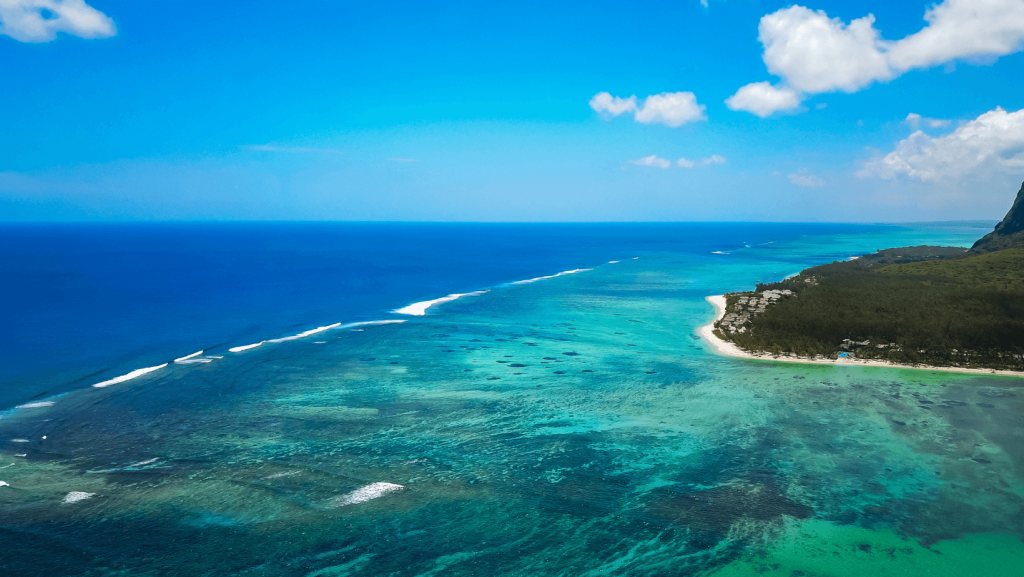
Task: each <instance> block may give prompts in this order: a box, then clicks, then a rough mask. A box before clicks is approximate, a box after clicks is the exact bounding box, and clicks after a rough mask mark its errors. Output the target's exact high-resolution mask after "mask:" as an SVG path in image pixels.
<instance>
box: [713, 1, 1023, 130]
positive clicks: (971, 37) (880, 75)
mask: <svg viewBox="0 0 1024 577" xmlns="http://www.w3.org/2000/svg"><path fill="white" fill-rule="evenodd" d="M925 20H926V21H927V22H928V25H927V26H925V27H924V28H923V29H922V30H920V31H919V32H917V33H915V34H911V35H910V36H907V37H906V38H903V39H902V40H898V41H895V42H892V41H887V40H884V39H883V38H882V37H881V34H880V33H879V32H878V30H877V29H876V28H875V27H874V23H875V17H874V16H873V15H871V14H868V15H867V16H864V17H862V18H857V19H855V20H852V21H850V23H849V24H845V23H844V22H843V21H842V20H840V19H838V18H829V17H828V14H826V13H825V12H824V11H821V10H817V11H815V10H810V9H808V8H805V7H803V6H791V7H789V8H784V9H782V10H778V11H776V12H773V13H771V14H768V15H766V16H764V17H762V18H761V23H760V26H759V27H758V39H759V40H760V41H761V44H762V45H763V46H764V53H763V55H762V58H763V60H764V63H765V65H766V66H767V68H768V71H769V72H770V73H772V74H774V75H776V76H778V77H780V78H782V82H780V83H778V84H776V85H775V86H772V85H771V84H770V83H768V82H758V83H754V84H748V85H746V86H744V87H742V88H740V90H739V91H738V92H737V93H736V94H735V95H734V96H732V97H731V98H730V99H729V100H727V101H726V103H727V104H729V107H730V108H732V109H734V110H747V111H750V112H753V113H754V114H757V115H759V116H762V117H763V116H767V115H768V114H771V113H772V112H775V111H778V110H791V109H793V108H796V106H797V104H798V103H799V101H800V100H802V99H803V98H804V97H806V96H807V95H810V94H820V93H825V92H836V91H843V92H857V91H858V90H861V89H863V88H865V87H867V86H869V85H870V84H872V83H873V82H876V81H883V82H884V81H888V80H891V79H893V78H896V77H897V76H899V75H901V74H903V73H904V72H906V71H908V70H910V69H912V68H927V67H930V66H935V65H937V64H942V63H946V62H951V61H953V60H956V59H960V58H977V57H983V56H984V57H999V56H1004V55H1006V54H1011V53H1013V52H1017V51H1020V50H1021V49H1024V0H945V1H944V2H942V3H941V4H938V5H935V6H933V7H931V8H929V9H928V10H927V12H926V13H925ZM786 91H788V92H789V94H788V95H787V96H788V97H789V98H788V99H783V98H782V97H781V94H783V93H785V92H786ZM794 101H795V103H794Z"/></svg>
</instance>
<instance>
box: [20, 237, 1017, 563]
mask: <svg viewBox="0 0 1024 577" xmlns="http://www.w3.org/2000/svg"><path fill="white" fill-rule="evenodd" d="M990 228H991V224H989V225H988V227H984V226H980V225H977V224H970V223H951V224H943V225H939V224H931V225H926V224H918V225H904V226H895V225H847V224H736V223H696V224H695V223H677V224H614V225H613V224H578V225H577V224H574V225H568V224H544V225H540V224H508V225H504V224H503V225H497V224H457V225H453V224H344V223H333V224H327V223H323V224H314V223H302V224H284V223H262V224H257V223H239V224H88V225H87V224H60V225H57V224H46V225H38V224H33V225H28V224H19V225H10V224H7V225H0V303H2V305H0V306H2V315H3V317H2V318H3V325H2V329H3V330H0V575H2V576H4V577H7V576H16V577H21V576H45V577H53V576H64V575H68V576H71V575H74V576H90V577H98V576H111V577H113V576H122V575H147V576H148V575H154V576H156V575H161V576H162V575H175V576H176V575H183V576H185V575H187V576H193V575H217V576H221V575H237V576H246V577H253V576H267V577H271V576H273V577H279V576H288V577H292V576H294V577H329V576H330V577H338V576H353V577H356V576H360V577H377V576H410V577H411V576H424V577H426V576H436V575H446V576H447V575H453V576H477V575H487V576H492V575H501V576H509V577H511V576H522V575H530V576H534V575H544V576H548V575H550V576H560V577H561V576H564V577H576V576H591V577H597V576H609V575H629V576H644V577H663V576H674V575H680V576H684V575H685V576H690V575H693V576H701V577H704V576H711V575H714V576H716V577H766V576H767V577H794V576H799V575H804V576H808V577H809V576H825V575H828V576H832V577H861V576H863V575H872V576H876V575H877V576H893V577H896V576H900V577H905V576H908V575H913V576H917V575H920V576H925V575H927V576H929V577H932V576H936V575H940V576H949V577H954V576H955V577H960V576H964V575H977V576H979V577H980V576H985V577H1004V576H1006V577H1010V576H1014V577H1017V576H1019V575H1021V559H1024V540H1022V538H1024V513H1022V512H1024V420H1022V418H1021V415H1024V379H1021V378H1016V377H1011V376H997V375H988V374H959V373H951V372H944V371H935V370H923V369H910V368H897V367H866V366H851V365H810V364H799V363H787V362H776V361H764V360H748V359H740V358H733V357H726V356H721V355H719V354H717V353H716V351H715V350H714V349H713V348H712V347H711V346H709V345H708V343H706V342H704V341H703V340H702V339H701V338H700V336H699V335H698V333H697V330H698V327H700V326H701V325H704V324H706V323H708V322H709V321H710V320H711V319H712V318H713V316H714V315H713V310H712V307H711V306H710V305H709V304H708V302H706V300H705V297H707V296H710V295H716V294H723V293H725V292H729V291H736V290H750V289H752V288H753V287H754V285H755V283H757V282H758V281H772V280H777V279H781V278H784V277H786V276H788V275H791V274H794V273H796V272H798V271H800V270H802V269H804V268H806V267H809V266H813V265H817V264H823V263H828V262H832V261H834V260H839V259H848V258H851V257H854V256H858V255H861V254H864V253H868V252H873V251H874V250H876V249H881V248H888V247H894V246H907V245H920V244H932V245H935V244H941V245H956V246H970V244H971V243H973V242H974V241H975V240H976V239H977V238H979V237H980V236H982V235H983V234H985V233H986V232H988V230H990ZM149 369H151V370H149ZM144 370H148V372H142V371H144ZM128 377H132V378H128Z"/></svg>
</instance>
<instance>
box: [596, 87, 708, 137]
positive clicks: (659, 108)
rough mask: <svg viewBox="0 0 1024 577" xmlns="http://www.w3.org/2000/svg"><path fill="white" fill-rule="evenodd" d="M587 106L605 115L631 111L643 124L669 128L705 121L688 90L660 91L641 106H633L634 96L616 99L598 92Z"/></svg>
mask: <svg viewBox="0 0 1024 577" xmlns="http://www.w3.org/2000/svg"><path fill="white" fill-rule="evenodd" d="M590 107H591V108H593V109H594V110H595V111H597V112H600V113H605V114H607V115H609V116H618V115H620V114H624V113H627V112H632V113H633V119H634V120H635V121H637V122H642V123H644V124H658V123H660V124H664V125H665V126H671V127H673V128H675V127H677V126H682V125H683V124H686V123H687V122H693V121H696V120H705V119H706V117H705V116H704V109H705V106H704V105H703V104H698V103H697V96H696V95H694V93H692V92H662V93H661V94H652V95H651V96H648V97H647V98H645V99H644V103H643V106H642V107H638V106H637V98H636V96H630V97H629V98H619V97H617V96H612V95H611V94H609V93H607V92H600V93H598V94H596V95H595V96H594V97H593V98H591V99H590Z"/></svg>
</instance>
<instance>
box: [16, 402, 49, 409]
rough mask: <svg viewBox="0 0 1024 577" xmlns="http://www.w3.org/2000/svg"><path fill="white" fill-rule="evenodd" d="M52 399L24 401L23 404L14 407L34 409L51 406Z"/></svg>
mask: <svg viewBox="0 0 1024 577" xmlns="http://www.w3.org/2000/svg"><path fill="white" fill-rule="evenodd" d="M52 406H53V401H36V402H34V403H25V404H24V405H18V406H16V407H14V408H15V409H35V408H38V407H52Z"/></svg>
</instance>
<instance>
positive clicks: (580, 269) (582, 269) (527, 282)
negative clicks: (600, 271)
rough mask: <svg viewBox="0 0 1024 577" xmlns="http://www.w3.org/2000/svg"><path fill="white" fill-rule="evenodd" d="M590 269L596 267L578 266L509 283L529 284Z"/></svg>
mask: <svg viewBox="0 0 1024 577" xmlns="http://www.w3.org/2000/svg"><path fill="white" fill-rule="evenodd" d="M588 270H594V269H590V268H577V269H573V270H565V271H562V272H560V273H557V274H549V275H548V276H539V277H537V278H528V279H526V280H517V281H514V282H510V283H508V284H510V285H516V284H529V283H532V282H537V281H539V280H547V279H549V278H555V277H559V276H562V275H567V274H576V273H578V272H587V271H588Z"/></svg>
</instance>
